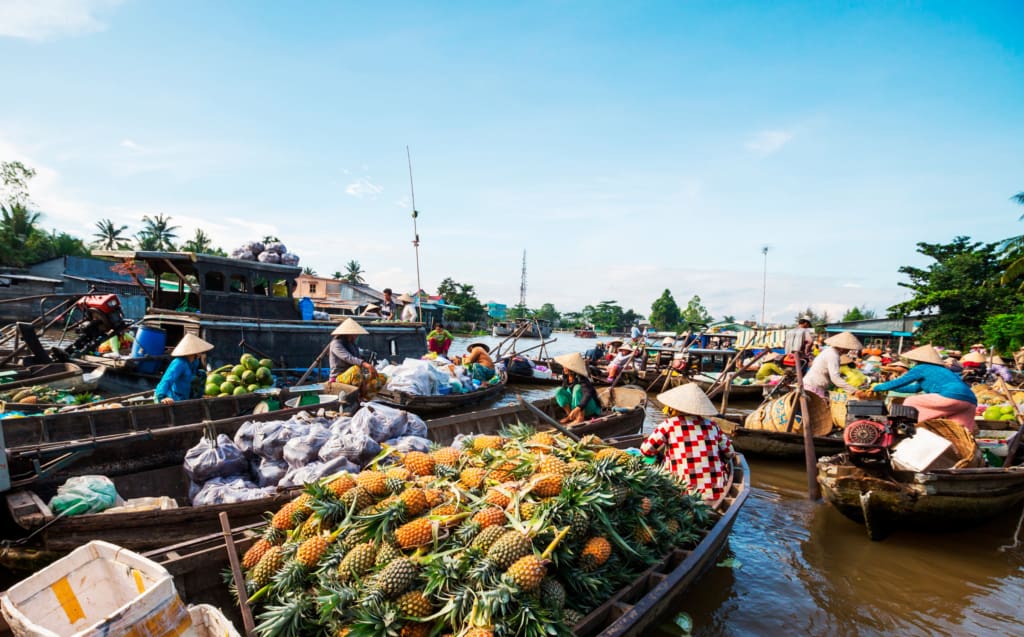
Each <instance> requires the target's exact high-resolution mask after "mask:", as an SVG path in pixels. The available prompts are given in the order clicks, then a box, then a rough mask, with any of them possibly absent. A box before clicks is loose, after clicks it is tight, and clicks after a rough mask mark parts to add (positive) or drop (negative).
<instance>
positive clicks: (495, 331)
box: [491, 319, 551, 338]
mask: <svg viewBox="0 0 1024 637" xmlns="http://www.w3.org/2000/svg"><path fill="white" fill-rule="evenodd" d="M491 334H492V335H493V336H498V337H505V336H512V335H514V334H518V336H519V337H520V338H548V337H549V336H551V321H547V320H544V319H516V320H514V321H498V322H497V323H495V324H494V327H492V328H491Z"/></svg>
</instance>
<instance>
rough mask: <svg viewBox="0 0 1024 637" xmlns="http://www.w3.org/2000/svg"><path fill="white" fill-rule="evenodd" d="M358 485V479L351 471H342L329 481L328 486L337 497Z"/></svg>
mask: <svg viewBox="0 0 1024 637" xmlns="http://www.w3.org/2000/svg"><path fill="white" fill-rule="evenodd" d="M354 486H356V481H355V479H354V478H352V474H351V473H342V474H340V475H338V477H337V478H335V479H333V480H331V481H330V482H328V483H327V488H328V489H330V491H331V493H333V494H334V495H336V496H337V497H339V498H340V497H341V496H343V495H345V492H346V491H348V490H349V489H351V488H352V487H354Z"/></svg>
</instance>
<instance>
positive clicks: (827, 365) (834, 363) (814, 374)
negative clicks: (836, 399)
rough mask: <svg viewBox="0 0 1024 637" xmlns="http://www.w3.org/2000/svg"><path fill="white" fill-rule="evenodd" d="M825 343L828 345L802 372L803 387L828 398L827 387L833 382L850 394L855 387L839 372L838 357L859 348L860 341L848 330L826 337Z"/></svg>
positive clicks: (855, 389)
mask: <svg viewBox="0 0 1024 637" xmlns="http://www.w3.org/2000/svg"><path fill="white" fill-rule="evenodd" d="M825 344H826V345H828V347H826V348H825V349H824V350H822V352H821V354H818V356H817V358H815V359H814V362H813V363H811V367H810V369H808V370H807V373H806V374H804V389H806V390H807V391H811V392H814V393H815V394H817V395H819V396H821V397H822V398H824V399H825V400H828V390H829V387H831V386H832V385H833V384H834V385H835V386H836V387H839V388H840V389H845V390H846V393H848V394H851V395H852V394H853V393H854V392H855V391H857V388H856V387H854V386H853V385H851V384H850V383H848V382H846V379H844V378H843V377H842V375H841V374H840V373H839V358H840V357H841V356H842V355H843V354H848V353H850V351H853V350H860V348H861V344H860V341H859V340H857V337H856V336H854V335H853V334H851V333H850V332H843V333H842V334H836V335H835V336H830V337H828V338H826V339H825Z"/></svg>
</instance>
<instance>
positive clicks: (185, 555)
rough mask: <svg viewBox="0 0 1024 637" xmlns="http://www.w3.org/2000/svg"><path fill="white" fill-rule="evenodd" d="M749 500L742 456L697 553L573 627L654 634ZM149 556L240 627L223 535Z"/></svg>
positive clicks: (244, 534) (657, 570) (181, 589)
mask: <svg viewBox="0 0 1024 637" xmlns="http://www.w3.org/2000/svg"><path fill="white" fill-rule="evenodd" d="M609 442H612V443H614V444H616V445H617V446H620V447H621V446H635V445H637V444H639V442H640V438H639V437H635V436H634V437H627V438H624V439H620V440H617V441H609ZM749 495H750V471H749V468H748V467H747V462H746V459H744V458H743V456H741V455H738V456H736V458H735V460H734V461H733V465H732V484H731V486H730V488H729V491H728V492H727V493H726V495H725V496H724V497H723V498H722V499H721V500H720V501H719V502H717V503H716V504H715V506H714V513H713V515H714V516H715V517H716V520H715V523H714V525H713V526H712V527H711V528H710V529H708V530H707V531H705V532H704V533H703V534H702V538H701V540H700V542H698V543H697V545H696V546H694V547H693V548H691V549H684V548H673V549H672V550H671V551H670V552H669V553H668V554H667V555H666V556H665V557H664V558H662V560H661V561H659V562H658V563H656V564H654V565H653V566H651V567H650V568H649V569H647V570H646V571H645V572H643V573H642V574H641V575H640V576H639V577H637V578H636V579H635V580H633V581H632V582H631V583H630V584H628V585H626V586H624V587H623V588H622V589H620V590H618V591H616V592H615V593H614V594H613V595H612V596H611V597H610V598H609V599H608V601H607V602H605V603H604V604H602V605H601V606H599V607H598V608H596V609H594V611H593V612H591V613H590V614H589V615H587V616H586V617H585V618H583V620H582V621H581V622H580V623H579V624H577V625H576V626H574V627H573V633H574V634H575V635H578V636H579V637H641V636H643V635H648V634H650V631H649V629H650V627H651V626H652V624H653V623H654V622H655V621H656V620H657V618H658V617H659V616H661V615H664V614H665V613H666V612H667V611H669V610H670V609H672V608H674V606H673V602H674V601H676V600H678V598H679V597H680V596H681V595H682V594H684V593H685V592H686V591H687V590H688V589H689V588H690V587H691V586H693V584H694V583H695V582H696V581H697V580H698V579H699V578H700V577H701V575H703V574H704V573H705V572H706V571H707V570H708V569H710V568H711V566H712V565H714V564H715V563H716V562H717V561H718V558H719V555H720V554H721V552H722V550H723V549H724V548H725V543H726V541H727V540H728V538H729V533H730V532H731V531H732V528H733V525H734V524H735V522H736V517H737V515H738V514H739V512H740V510H741V508H742V507H743V504H744V503H745V502H746V500H747V497H748V496H749ZM232 519H233V518H232ZM264 524H265V522H264V523H256V524H251V525H244V526H235V527H234V528H233V529H232V541H233V542H234V549H235V550H236V551H237V552H238V554H239V555H241V554H243V553H244V552H245V551H246V550H248V548H249V547H250V546H252V544H253V543H254V542H256V540H258V539H259V537H260V533H261V530H262V527H263V525H264ZM145 556H146V557H148V558H149V559H151V560H153V561H155V562H157V563H158V564H161V565H162V566H163V567H164V568H166V569H167V570H168V571H169V572H170V573H171V575H172V576H173V577H174V585H175V588H176V589H177V591H178V593H179V594H181V595H182V596H183V597H184V598H185V599H187V600H188V601H189V603H209V604H214V605H215V606H218V607H220V608H221V609H222V610H223V611H224V612H225V613H226V614H228V615H229V616H230V617H232V619H233V620H234V621H235V622H236V623H237V622H240V618H239V616H238V612H237V610H235V601H234V599H233V598H232V597H231V595H230V592H229V590H228V587H227V586H226V585H225V584H224V582H223V580H222V579H221V577H220V573H221V572H222V571H223V570H224V569H225V568H226V567H227V564H228V555H227V551H226V550H225V541H224V536H223V535H222V534H221V533H215V534H210V535H206V536H204V537H200V538H197V539H195V540H192V541H189V542H184V543H180V544H175V545H171V546H165V547H161V548H159V549H155V550H153V551H150V552H148V553H145Z"/></svg>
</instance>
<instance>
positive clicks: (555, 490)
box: [531, 473, 562, 498]
mask: <svg viewBox="0 0 1024 637" xmlns="http://www.w3.org/2000/svg"><path fill="white" fill-rule="evenodd" d="M531 492H532V493H533V494H534V495H536V496H537V497H540V498H553V497H555V496H556V495H558V494H559V493H561V492H562V476H560V475H559V474H557V473H540V474H537V475H536V476H534V477H533V489H531Z"/></svg>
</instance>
